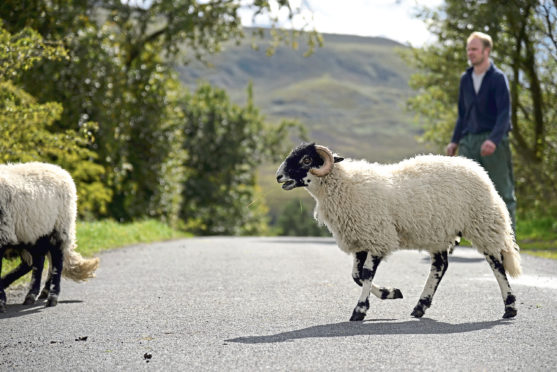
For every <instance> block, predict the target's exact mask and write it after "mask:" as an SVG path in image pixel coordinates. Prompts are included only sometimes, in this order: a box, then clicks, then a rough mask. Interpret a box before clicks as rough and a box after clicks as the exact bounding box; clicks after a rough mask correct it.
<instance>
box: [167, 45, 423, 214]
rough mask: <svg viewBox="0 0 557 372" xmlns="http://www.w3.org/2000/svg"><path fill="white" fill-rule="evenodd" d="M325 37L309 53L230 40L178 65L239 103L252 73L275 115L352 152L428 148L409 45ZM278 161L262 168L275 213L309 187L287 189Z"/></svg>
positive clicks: (403, 152)
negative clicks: (409, 107)
mask: <svg viewBox="0 0 557 372" xmlns="http://www.w3.org/2000/svg"><path fill="white" fill-rule="evenodd" d="M323 38H324V46H323V47H322V48H318V49H317V50H316V51H315V53H314V54H312V55H311V56H309V57H303V51H295V50H292V49H290V48H288V47H279V48H278V49H277V50H276V52H275V54H274V55H273V56H271V57H268V56H266V54H265V50H264V49H265V48H264V47H262V48H261V50H258V51H256V50H253V49H252V48H251V46H250V45H248V43H245V44H243V45H232V44H230V45H225V48H224V50H223V51H222V52H221V53H220V54H218V55H216V56H213V57H211V59H209V62H210V63H211V64H212V67H206V66H204V65H202V64H201V63H199V62H193V63H191V64H188V65H185V66H177V71H178V73H179V76H180V79H181V80H182V82H183V83H185V84H186V85H188V86H190V87H191V88H192V89H193V88H195V86H196V84H197V82H198V81H199V80H204V81H208V82H210V83H212V84H213V85H215V86H218V87H221V88H224V89H226V90H227V91H228V93H229V95H230V97H231V98H232V100H233V101H234V102H236V103H240V104H243V103H244V102H245V100H246V87H247V85H248V83H249V81H252V82H253V91H254V102H255V104H256V105H257V106H258V107H259V108H260V109H261V111H262V113H263V114H264V115H265V116H266V117H267V119H268V121H271V122H278V121H280V120H281V119H296V120H298V121H300V122H302V123H303V124H305V126H306V127H307V128H308V133H309V136H310V139H311V140H312V141H316V142H318V143H320V144H323V145H327V146H329V147H330V148H331V149H332V150H333V151H335V152H337V153H339V154H341V155H343V156H345V157H355V158H366V159H368V160H370V161H379V162H392V161H397V160H400V159H403V158H405V157H408V156H411V155H413V154H416V153H423V152H427V150H426V149H425V147H424V146H423V145H421V144H419V143H418V142H417V141H416V136H418V135H419V134H420V129H419V128H418V127H417V126H415V125H414V124H412V116H411V115H410V114H409V113H406V112H405V111H404V105H405V102H406V99H407V98H408V97H409V96H410V95H411V94H413V93H412V90H411V89H410V88H409V86H408V80H409V77H410V75H411V70H410V69H409V68H408V67H407V66H406V64H405V63H404V61H402V59H401V58H400V56H399V55H398V53H397V50H399V49H402V48H405V47H404V46H403V45H402V44H399V43H397V42H395V41H392V40H389V39H385V38H372V37H359V36H347V35H334V34H324V35H323ZM295 144H297V143H294V142H293V145H295ZM276 166H277V164H273V165H269V166H266V167H264V168H263V169H262V170H261V172H260V180H261V185H262V187H263V193H264V194H266V195H267V202H268V204H269V205H270V207H271V214H272V215H273V216H276V213H277V208H278V206H279V205H281V204H282V203H284V202H285V201H286V200H288V199H289V198H292V197H293V195H295V197H296V198H300V197H302V195H303V198H304V199H305V195H306V194H305V193H302V194H301V193H299V192H290V193H287V192H281V190H280V188H279V187H278V185H277V184H276V183H275V182H274V176H273V175H274V170H275V169H276Z"/></svg>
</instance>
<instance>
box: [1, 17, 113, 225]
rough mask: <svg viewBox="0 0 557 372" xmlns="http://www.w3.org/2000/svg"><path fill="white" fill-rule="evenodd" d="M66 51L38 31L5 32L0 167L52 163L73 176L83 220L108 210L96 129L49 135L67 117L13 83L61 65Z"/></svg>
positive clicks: (52, 104)
mask: <svg viewBox="0 0 557 372" xmlns="http://www.w3.org/2000/svg"><path fill="white" fill-rule="evenodd" d="M66 57H67V54H66V50H65V49H64V48H62V47H61V46H60V45H59V44H56V43H46V42H45V41H44V40H43V38H42V37H41V36H40V35H39V34H38V33H37V32H35V31H33V30H32V29H29V28H24V29H23V30H22V31H20V32H18V33H16V34H13V35H12V34H10V33H9V32H8V31H6V30H5V29H3V28H0V162H2V163H6V162H27V161H47V162H54V163H57V164H59V165H61V166H63V167H64V168H66V169H67V170H69V171H70V172H71V173H72V176H73V178H74V180H75V182H76V184H77V188H78V197H79V201H80V211H81V213H82V216H84V215H87V214H88V213H90V212H91V211H93V210H103V208H106V203H107V202H108V201H109V200H110V191H109V190H108V188H106V187H105V186H104V185H103V184H102V183H101V182H100V175H101V174H102V173H103V168H102V167H100V166H99V165H97V164H95V163H94V162H93V160H94V159H95V158H96V154H95V153H94V152H92V151H91V150H89V149H88V146H89V145H90V144H91V143H92V142H93V136H94V134H93V133H94V131H95V126H94V124H93V123H84V124H83V125H82V126H81V127H80V128H79V129H78V130H71V129H67V130H65V131H61V132H57V133H53V132H51V131H49V130H48V129H49V128H50V127H51V126H52V124H53V123H54V122H55V121H56V120H59V119H60V117H61V115H62V110H63V108H62V105H61V104H59V103H57V102H45V103H42V104H40V103H37V101H36V99H35V98H34V97H33V96H31V95H30V94H29V93H27V92H26V91H24V90H23V89H22V88H20V87H18V86H16V85H14V83H13V81H12V79H14V80H15V79H17V78H18V77H19V76H20V74H21V73H22V72H24V71H26V70H29V69H30V68H32V66H33V65H34V64H36V63H39V62H41V61H42V60H61V59H65V58H66Z"/></svg>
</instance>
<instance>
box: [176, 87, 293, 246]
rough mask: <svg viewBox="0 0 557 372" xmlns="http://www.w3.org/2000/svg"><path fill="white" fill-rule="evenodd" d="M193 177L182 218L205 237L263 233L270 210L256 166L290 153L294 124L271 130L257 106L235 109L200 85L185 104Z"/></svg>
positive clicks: (213, 90) (250, 104) (217, 92)
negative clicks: (289, 136) (288, 138)
mask: <svg viewBox="0 0 557 372" xmlns="http://www.w3.org/2000/svg"><path fill="white" fill-rule="evenodd" d="M183 111H184V113H185V120H184V126H183V128H184V129H183V131H184V135H185V136H184V149H185V151H186V153H187V154H188V155H187V162H186V164H187V173H188V177H187V180H186V182H185V184H184V188H183V190H184V191H183V196H184V197H183V200H184V201H183V206H182V208H181V210H182V218H183V219H184V220H190V221H192V222H194V223H195V224H194V227H195V229H196V232H198V233H202V234H233V235H237V234H244V235H245V234H250V235H251V234H255V233H258V234H262V233H265V231H266V225H265V224H264V223H262V222H265V219H264V216H265V214H266V213H267V208H266V207H265V206H264V205H263V204H262V202H261V194H260V193H261V191H260V190H258V188H257V182H256V181H257V180H256V171H257V167H258V166H259V165H260V164H261V163H263V162H264V161H266V160H271V159H275V160H276V157H277V156H278V155H280V154H282V153H283V152H284V151H285V148H284V146H285V144H284V142H285V141H277V139H278V138H280V139H284V138H285V136H286V134H287V133H288V130H289V128H296V127H297V126H296V124H295V123H291V122H283V123H281V125H279V126H270V125H268V124H266V123H265V122H264V118H263V117H262V116H261V114H260V113H259V110H258V109H257V108H256V107H255V106H254V105H253V101H252V91H251V86H250V87H248V100H247V104H246V106H245V107H240V106H238V105H235V104H232V103H231V102H230V100H229V98H228V95H227V94H226V92H225V91H224V90H222V89H217V88H214V87H211V86H210V85H207V84H204V85H201V86H200V87H199V88H198V89H197V91H196V92H195V93H194V94H193V95H189V96H187V97H185V99H184V101H183Z"/></svg>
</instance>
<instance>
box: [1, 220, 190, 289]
mask: <svg viewBox="0 0 557 372" xmlns="http://www.w3.org/2000/svg"><path fill="white" fill-rule="evenodd" d="M76 234H77V249H76V250H77V251H78V252H79V253H81V254H82V255H83V256H86V257H91V256H94V255H96V254H98V253H100V252H102V251H106V250H109V249H114V248H119V247H124V246H127V245H131V244H137V243H151V242H157V241H164V240H171V239H177V238H185V237H191V236H192V235H191V234H188V233H185V232H182V231H178V230H175V229H172V228H170V227H169V226H168V225H165V224H164V223H162V222H159V221H155V220H145V221H140V222H134V223H125V224H122V223H118V222H116V221H114V220H103V221H95V222H78V223H77V231H76ZM19 262H20V260H19V258H16V259H10V260H4V262H2V272H3V273H4V275H5V274H6V273H8V272H9V271H10V270H12V269H14V268H15V267H16V266H17V265H19ZM29 278H30V274H27V275H25V276H24V277H23V278H21V279H19V280H18V281H17V282H16V283H15V284H18V283H27V282H28V281H29Z"/></svg>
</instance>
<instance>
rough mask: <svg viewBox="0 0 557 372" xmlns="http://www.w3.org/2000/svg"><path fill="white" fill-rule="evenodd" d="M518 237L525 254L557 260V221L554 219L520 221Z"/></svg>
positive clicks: (542, 218)
mask: <svg viewBox="0 0 557 372" xmlns="http://www.w3.org/2000/svg"><path fill="white" fill-rule="evenodd" d="M516 235H517V238H518V245H520V249H521V251H522V252H523V253H527V254H531V255H534V256H539V257H544V258H552V259H557V219H555V218H553V217H534V218H530V219H523V220H521V219H519V220H518V222H517V229H516Z"/></svg>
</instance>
